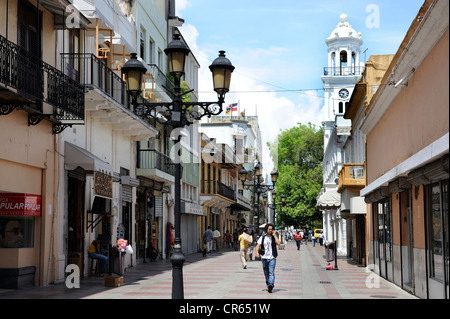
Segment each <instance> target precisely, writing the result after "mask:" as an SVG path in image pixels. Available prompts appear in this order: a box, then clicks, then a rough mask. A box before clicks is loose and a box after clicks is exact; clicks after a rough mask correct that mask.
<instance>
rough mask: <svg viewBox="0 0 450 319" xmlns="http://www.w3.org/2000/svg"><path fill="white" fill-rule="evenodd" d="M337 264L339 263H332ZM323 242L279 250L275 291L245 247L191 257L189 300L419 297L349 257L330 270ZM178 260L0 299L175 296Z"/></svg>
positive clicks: (186, 274) (5, 293)
mask: <svg viewBox="0 0 450 319" xmlns="http://www.w3.org/2000/svg"><path fill="white" fill-rule="evenodd" d="M332 264H333V265H334V262H333V263H332ZM325 266H326V261H325V249H324V247H321V246H320V245H316V246H315V247H313V246H312V244H311V243H308V245H304V244H303V245H302V246H301V249H300V251H298V250H297V248H296V245H295V242H292V241H291V242H288V243H287V244H286V245H285V249H284V250H280V251H279V256H278V258H277V265H276V270H275V287H274V289H273V292H272V293H268V292H267V291H266V290H265V279H264V274H263V271H262V266H261V262H260V261H250V262H249V263H248V267H247V269H243V268H242V266H241V261H240V258H239V252H238V251H233V250H231V249H222V250H221V251H220V252H213V253H211V254H208V255H207V256H206V257H202V255H201V254H200V253H198V254H192V255H188V256H186V262H185V265H184V268H183V278H184V297H185V299H417V298H416V297H414V296H413V295H411V294H409V293H407V292H405V291H403V290H402V289H400V288H399V287H397V286H396V285H394V284H392V283H390V282H388V281H386V280H384V279H383V278H380V277H379V276H377V275H375V274H374V273H372V272H366V268H365V267H361V266H358V265H356V264H355V263H354V262H353V261H350V260H347V258H339V259H338V270H325ZM171 291H172V265H171V263H170V261H169V260H164V261H163V260H160V261H157V262H153V263H147V264H141V265H138V266H134V267H131V268H128V269H127V271H126V272H125V274H124V285H123V286H122V287H117V288H110V287H105V285H104V278H103V277H88V278H82V279H81V280H80V288H71V289H69V288H67V287H66V284H65V283H61V284H54V285H50V286H48V287H33V288H28V289H20V290H0V299H16V298H20V299H24V298H25V299H170V298H171Z"/></svg>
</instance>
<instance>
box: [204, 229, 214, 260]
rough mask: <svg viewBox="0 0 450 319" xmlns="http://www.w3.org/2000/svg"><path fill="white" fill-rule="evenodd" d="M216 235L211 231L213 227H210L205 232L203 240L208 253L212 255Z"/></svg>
mask: <svg viewBox="0 0 450 319" xmlns="http://www.w3.org/2000/svg"><path fill="white" fill-rule="evenodd" d="M213 238H214V234H213V232H212V230H211V226H208V229H207V230H205V232H204V234H203V240H204V241H205V242H206V252H207V253H210V252H211V250H212V244H213Z"/></svg>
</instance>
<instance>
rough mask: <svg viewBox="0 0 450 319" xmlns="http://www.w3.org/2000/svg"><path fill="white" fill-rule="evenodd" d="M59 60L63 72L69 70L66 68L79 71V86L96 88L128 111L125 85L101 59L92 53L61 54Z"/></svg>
mask: <svg viewBox="0 0 450 319" xmlns="http://www.w3.org/2000/svg"><path fill="white" fill-rule="evenodd" d="M61 60H62V65H63V66H65V70H68V69H69V68H68V67H67V66H76V69H77V70H78V71H79V72H78V75H77V78H78V81H79V82H80V83H81V84H83V85H85V86H86V87H89V86H91V87H96V88H97V89H99V90H101V91H102V92H104V93H105V94H106V95H107V96H109V97H111V98H112V99H113V100H114V101H116V102H118V103H120V104H121V105H123V106H124V107H126V108H127V109H130V99H129V95H128V94H127V91H126V83H125V82H124V81H123V80H122V78H121V77H120V76H119V75H118V74H116V73H115V72H114V71H113V70H111V69H110V68H109V67H108V66H107V65H106V64H105V63H104V62H103V61H102V59H99V58H98V57H97V56H95V55H94V54H92V53H62V54H61ZM72 68H73V67H72Z"/></svg>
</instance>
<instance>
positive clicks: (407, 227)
mask: <svg viewBox="0 0 450 319" xmlns="http://www.w3.org/2000/svg"><path fill="white" fill-rule="evenodd" d="M411 207H412V198H411V190H406V191H405V192H402V193H400V218H401V220H400V224H401V225H402V226H401V227H402V228H401V231H402V235H401V254H402V256H401V258H402V259H401V260H402V281H403V286H402V288H403V289H405V290H407V291H409V292H411V293H414V237H413V216H412V209H411Z"/></svg>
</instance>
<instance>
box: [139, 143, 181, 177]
mask: <svg viewBox="0 0 450 319" xmlns="http://www.w3.org/2000/svg"><path fill="white" fill-rule="evenodd" d="M175 165H176V164H175V163H174V162H173V161H172V159H171V158H170V157H169V156H167V155H165V154H163V153H161V152H159V151H157V150H153V149H139V150H138V156H137V165H136V168H137V175H138V176H146V177H150V178H154V179H156V180H160V181H170V182H173V181H174V176H175ZM182 169H183V168H182Z"/></svg>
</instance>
